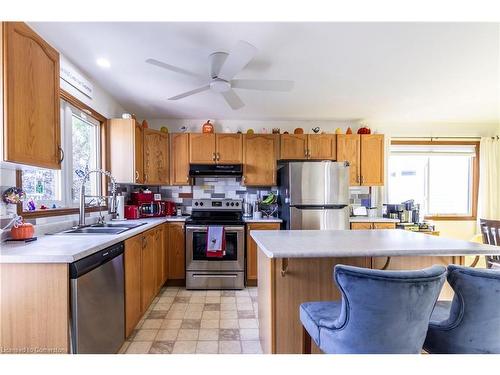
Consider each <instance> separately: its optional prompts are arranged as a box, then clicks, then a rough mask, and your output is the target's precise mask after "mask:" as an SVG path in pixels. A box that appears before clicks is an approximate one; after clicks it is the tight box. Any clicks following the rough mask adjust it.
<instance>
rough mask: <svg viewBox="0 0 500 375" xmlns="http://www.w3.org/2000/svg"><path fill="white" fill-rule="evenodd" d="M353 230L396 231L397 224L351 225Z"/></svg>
mask: <svg viewBox="0 0 500 375" xmlns="http://www.w3.org/2000/svg"><path fill="white" fill-rule="evenodd" d="M351 229H352V230H363V229H396V223H388V222H363V223H351Z"/></svg>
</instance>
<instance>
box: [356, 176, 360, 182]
mask: <svg viewBox="0 0 500 375" xmlns="http://www.w3.org/2000/svg"><path fill="white" fill-rule="evenodd" d="M356 182H357V183H359V174H358V175H356Z"/></svg>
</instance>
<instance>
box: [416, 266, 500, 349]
mask: <svg viewBox="0 0 500 375" xmlns="http://www.w3.org/2000/svg"><path fill="white" fill-rule="evenodd" d="M448 282H449V284H450V285H451V287H452V288H453V290H454V291H455V296H454V297H453V301H438V302H437V304H436V307H435V308H434V311H433V313H432V316H431V322H430V323H429V330H428V331H427V338H426V339H425V343H424V349H425V350H426V351H427V352H429V353H461V354H466V353H500V269H475V268H469V267H460V266H456V265H450V266H448Z"/></svg>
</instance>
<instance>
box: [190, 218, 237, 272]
mask: <svg viewBox="0 0 500 375" xmlns="http://www.w3.org/2000/svg"><path fill="white" fill-rule="evenodd" d="M207 231H208V226H206V225H188V226H186V270H187V271H206V270H209V271H244V270H245V227H244V226H239V225H238V226H237V225H234V226H224V236H225V240H226V249H225V255H224V256H223V257H221V258H211V257H207Z"/></svg>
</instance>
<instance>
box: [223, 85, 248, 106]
mask: <svg viewBox="0 0 500 375" xmlns="http://www.w3.org/2000/svg"><path fill="white" fill-rule="evenodd" d="M221 95H222V96H223V97H224V99H225V100H226V102H227V104H229V106H230V107H231V108H232V109H240V108H241V107H244V106H245V103H243V102H242V100H241V99H240V97H239V96H238V95H237V94H236V93H235V92H234V90H228V91H223V92H221Z"/></svg>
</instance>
